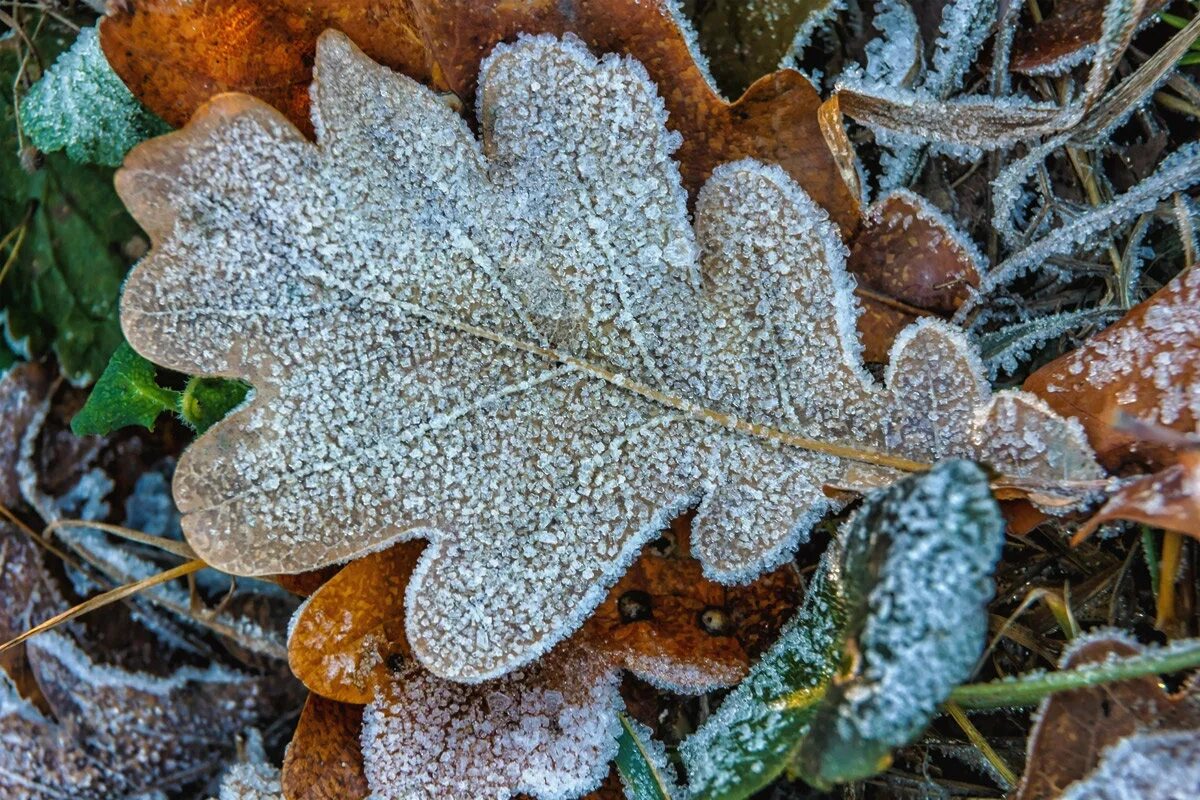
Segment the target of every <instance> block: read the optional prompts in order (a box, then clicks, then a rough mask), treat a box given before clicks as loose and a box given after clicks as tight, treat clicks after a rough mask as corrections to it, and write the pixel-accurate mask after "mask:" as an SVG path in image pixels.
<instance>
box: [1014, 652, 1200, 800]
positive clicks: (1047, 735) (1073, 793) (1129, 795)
mask: <svg viewBox="0 0 1200 800" xmlns="http://www.w3.org/2000/svg"><path fill="white" fill-rule="evenodd" d="M1142 650H1143V648H1142V647H1141V645H1139V644H1137V643H1136V642H1134V641H1132V640H1129V639H1126V638H1124V637H1123V636H1122V635H1120V634H1114V633H1112V632H1108V633H1105V632H1100V633H1096V634H1092V635H1090V636H1088V637H1086V638H1084V639H1081V640H1079V641H1077V642H1076V643H1075V644H1073V645H1072V646H1071V648H1070V649H1069V650H1068V651H1067V652H1066V653H1065V654H1064V656H1063V663H1062V668H1063V669H1066V668H1070V667H1078V666H1080V665H1084V664H1092V663H1099V662H1103V661H1105V660H1107V659H1109V658H1115V657H1125V656H1130V655H1135V654H1137V653H1140V652H1142ZM1036 720H1037V721H1036V723H1035V725H1034V729H1033V732H1032V733H1031V734H1030V736H1029V745H1028V752H1029V756H1028V759H1027V764H1026V768H1025V774H1024V776H1023V777H1022V778H1021V784H1020V786H1019V787H1018V789H1017V793H1016V795H1015V798H1014V800H1054V799H1055V798H1060V797H1063V798H1065V797H1070V798H1072V800H1083V799H1084V798H1103V799H1104V800H1133V798H1139V800H1168V799H1169V798H1182V797H1188V796H1191V794H1193V793H1194V792H1184V793H1182V794H1175V793H1174V791H1175V789H1174V788H1172V787H1176V788H1178V787H1179V786H1180V785H1181V784H1179V783H1178V782H1177V781H1178V780H1179V778H1180V777H1181V776H1184V777H1186V776H1189V775H1190V785H1191V787H1192V788H1193V789H1195V788H1196V787H1197V786H1200V784H1197V780H1198V779H1200V775H1198V774H1197V768H1198V766H1200V759H1197V758H1196V749H1195V743H1196V741H1197V735H1198V731H1200V693H1198V692H1197V690H1196V686H1195V684H1194V683H1189V684H1188V685H1187V686H1186V687H1185V688H1184V689H1183V690H1181V691H1180V692H1179V693H1178V694H1175V695H1169V694H1167V693H1166V692H1165V691H1164V690H1163V688H1162V684H1161V683H1160V682H1159V681H1158V679H1157V678H1155V677H1146V678H1137V679H1133V680H1126V681H1120V682H1118V683H1110V684H1105V685H1101V686H1095V687H1092V688H1088V689H1076V690H1073V691H1069V692H1061V693H1059V694H1055V695H1052V696H1051V697H1050V698H1048V699H1047V700H1045V701H1044V702H1043V703H1042V705H1041V708H1040V709H1039V711H1038V713H1037V717H1036ZM1171 732H1186V734H1187V736H1188V738H1189V740H1190V742H1191V745H1190V746H1183V747H1180V744H1179V743H1175V744H1174V751H1175V755H1176V756H1178V758H1177V759H1174V761H1175V763H1174V765H1173V766H1172V768H1171V769H1163V767H1165V766H1166V765H1165V764H1163V763H1162V762H1159V764H1158V766H1157V767H1152V766H1150V765H1149V764H1146V763H1144V762H1143V763H1140V764H1139V763H1137V762H1138V759H1137V755H1138V754H1137V752H1136V750H1135V751H1134V753H1132V755H1133V756H1134V758H1132V759H1130V760H1129V761H1126V762H1125V769H1124V770H1123V771H1121V772H1118V773H1115V774H1114V773H1113V772H1112V771H1111V768H1112V765H1110V766H1109V768H1108V770H1107V771H1106V773H1107V774H1106V775H1105V773H1104V772H1095V771H1096V770H1097V768H1098V767H1099V768H1100V770H1102V771H1103V770H1105V768H1104V765H1103V764H1104V760H1105V759H1107V758H1109V757H1112V756H1113V755H1114V753H1116V750H1117V748H1118V747H1119V746H1120V744H1121V742H1122V741H1130V740H1131V738H1137V737H1139V736H1142V735H1147V734H1169V733H1171ZM1116 754H1117V755H1118V756H1121V755H1122V754H1120V753H1116ZM1128 755H1130V754H1128V753H1126V754H1125V756H1126V757H1127V756H1128ZM1148 767H1149V768H1151V769H1153V770H1155V771H1153V772H1152V773H1151V774H1149V775H1147V774H1139V770H1141V769H1146V768H1148ZM1159 770H1161V771H1159ZM1089 775H1092V776H1093V777H1097V776H1101V775H1104V776H1105V777H1107V780H1102V781H1099V782H1097V783H1094V784H1092V785H1091V786H1090V787H1089V789H1088V790H1086V791H1079V789H1081V788H1082V786H1081V784H1079V783H1076V782H1077V781H1084V780H1085V779H1087V778H1088V776H1089ZM1123 782H1127V783H1126V784H1125V785H1127V786H1129V787H1133V786H1138V785H1141V786H1142V787H1144V788H1145V789H1150V790H1153V789H1154V788H1156V787H1155V784H1158V786H1157V788H1158V789H1160V790H1162V793H1161V794H1155V793H1154V792H1153V791H1151V793H1149V794H1142V793H1135V792H1133V791H1132V788H1131V790H1130V791H1129V792H1122V791H1119V789H1120V785H1121V783H1123ZM1105 784H1107V789H1106V788H1104V786H1105ZM1109 792H1111V793H1109Z"/></svg>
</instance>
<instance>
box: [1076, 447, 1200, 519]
mask: <svg viewBox="0 0 1200 800" xmlns="http://www.w3.org/2000/svg"><path fill="white" fill-rule="evenodd" d="M1118 519H1124V520H1130V521H1132V522H1140V523H1141V524H1143V525H1149V526H1151V527H1154V528H1162V529H1164V530H1168V531H1177V532H1179V533H1186V534H1187V535H1188V536H1193V537H1195V538H1197V539H1200V452H1198V451H1196V450H1191V451H1184V452H1181V453H1180V454H1179V456H1178V459H1177V462H1176V463H1174V464H1171V465H1170V466H1167V467H1164V468H1163V469H1161V470H1159V471H1158V472H1155V473H1153V474H1151V475H1145V476H1143V477H1141V478H1136V479H1134V480H1133V481H1131V482H1130V483H1128V484H1126V485H1124V486H1122V487H1121V488H1120V489H1118V490H1117V491H1116V492H1114V493H1113V494H1112V495H1111V496H1110V497H1109V498H1108V500H1107V501H1106V502H1105V504H1104V505H1103V506H1102V507H1101V508H1100V511H1099V512H1097V513H1096V514H1095V515H1094V516H1092V517H1091V519H1089V520H1088V521H1087V522H1086V523H1085V524H1083V525H1081V526H1080V527H1079V530H1078V531H1076V532H1075V536H1074V539H1073V541H1075V542H1080V541H1083V540H1084V539H1086V538H1087V537H1088V536H1091V535H1092V534H1093V533H1094V532H1095V531H1096V529H1097V528H1099V527H1100V526H1101V525H1102V524H1104V523H1105V522H1111V521H1113V520H1118Z"/></svg>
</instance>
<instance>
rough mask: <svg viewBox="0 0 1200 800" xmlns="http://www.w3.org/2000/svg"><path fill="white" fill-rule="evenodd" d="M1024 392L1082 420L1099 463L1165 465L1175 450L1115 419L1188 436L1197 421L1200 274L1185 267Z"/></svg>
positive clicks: (1199, 415)
mask: <svg viewBox="0 0 1200 800" xmlns="http://www.w3.org/2000/svg"><path fill="white" fill-rule="evenodd" d="M1024 388H1025V390H1026V391H1029V392H1033V393H1034V394H1037V395H1038V396H1040V397H1041V398H1043V399H1044V400H1045V401H1046V402H1047V403H1048V404H1049V405H1050V407H1051V408H1053V409H1054V410H1055V411H1057V412H1058V413H1060V414H1062V415H1064V416H1072V417H1076V418H1078V419H1079V421H1080V422H1081V423H1082V424H1083V428H1084V430H1085V431H1087V436H1088V439H1089V440H1090V441H1091V443H1092V447H1093V448H1095V450H1096V454H1097V456H1098V457H1099V459H1100V461H1101V462H1102V463H1104V464H1105V465H1106V466H1109V467H1115V466H1118V465H1120V464H1122V463H1125V462H1129V461H1133V460H1139V461H1147V462H1150V463H1155V464H1166V463H1170V462H1171V461H1172V460H1173V459H1174V456H1175V449H1174V448H1171V447H1165V446H1162V445H1158V444H1155V443H1145V442H1141V441H1138V440H1137V439H1136V438H1134V436H1132V435H1130V434H1129V433H1126V432H1124V431H1121V430H1118V429H1117V428H1115V427H1114V425H1115V423H1116V422H1117V418H1118V415H1120V414H1124V415H1126V416H1130V417H1134V418H1136V419H1138V420H1141V421H1143V422H1148V423H1152V424H1155V425H1160V426H1164V427H1167V428H1172V429H1174V430H1177V431H1181V432H1185V433H1190V432H1192V431H1194V430H1196V429H1197V423H1198V422H1200V270H1198V269H1196V268H1195V267H1190V268H1188V269H1186V270H1185V271H1184V272H1182V273H1180V274H1179V275H1177V276H1176V277H1175V278H1174V279H1173V280H1172V281H1171V282H1170V283H1168V284H1167V285H1166V286H1164V287H1163V288H1162V289H1160V290H1158V291H1157V292H1155V293H1154V295H1152V296H1151V297H1150V298H1149V299H1147V300H1146V301H1144V302H1142V303H1140V304H1139V305H1137V306H1135V307H1134V308H1133V309H1131V310H1130V311H1129V313H1127V314H1126V315H1125V316H1124V317H1122V318H1121V319H1120V320H1119V321H1117V322H1116V323H1114V324H1113V325H1111V326H1110V327H1108V328H1106V329H1105V330H1103V331H1101V332H1100V333H1099V334H1097V335H1096V336H1093V337H1092V338H1091V339H1089V340H1088V341H1087V342H1085V343H1084V344H1083V346H1082V347H1080V348H1078V349H1077V350H1074V351H1072V352H1070V353H1068V354H1066V355H1064V356H1062V357H1060V358H1058V359H1056V360H1054V361H1052V362H1051V363H1049V364H1047V365H1045V366H1044V367H1042V368H1041V369H1039V370H1038V371H1037V372H1035V373H1033V374H1032V375H1030V376H1029V378H1028V379H1026V381H1025V384H1024Z"/></svg>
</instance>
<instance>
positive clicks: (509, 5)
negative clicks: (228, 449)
mask: <svg viewBox="0 0 1200 800" xmlns="http://www.w3.org/2000/svg"><path fill="white" fill-rule="evenodd" d="M326 28H333V29H336V30H339V31H342V32H343V33H345V34H346V35H347V36H349V37H350V38H351V39H353V40H354V41H355V42H356V43H357V44H358V45H359V46H360V47H361V48H362V49H363V50H364V51H365V52H366V54H367V55H368V56H370V57H371V58H372V59H374V60H375V61H378V62H380V63H381V64H385V65H387V66H388V67H391V68H392V69H394V70H397V71H399V72H402V73H404V74H405V75H408V76H410V77H412V78H414V79H415V80H417V81H420V82H421V83H424V84H427V85H429V86H430V87H431V88H433V89H435V90H439V91H449V92H454V93H455V94H457V95H458V96H459V97H460V98H462V100H463V101H464V103H465V104H466V106H467V107H468V108H469V107H472V105H473V104H472V102H471V101H472V100H473V98H474V95H475V92H476V80H477V78H478V76H479V67H480V63H481V62H482V61H483V59H484V58H485V57H486V56H487V55H488V54H489V53H490V52H491V51H492V49H493V48H494V47H495V45H496V44H498V43H500V42H503V41H506V40H512V39H514V38H516V36H517V34H518V33H528V34H536V33H551V34H554V35H562V34H564V33H567V32H570V33H574V34H576V35H577V36H579V37H580V38H582V39H583V40H584V41H585V42H586V43H587V44H588V45H589V46H590V47H592V48H593V49H595V50H598V51H601V52H617V53H624V54H627V55H630V56H632V57H633V58H635V59H637V60H638V61H640V62H641V63H642V64H644V65H645V67H646V70H647V71H648V73H649V76H650V78H651V80H653V81H654V82H655V83H657V84H658V85H659V86H660V87H661V90H662V94H663V100H664V101H665V103H666V106H667V110H668V111H669V112H670V116H669V118H668V120H667V124H668V126H669V127H670V128H671V129H672V130H675V131H678V132H679V133H680V134H682V136H683V142H682V143H681V144H680V146H679V152H678V153H677V158H678V159H679V162H680V168H681V171H682V173H683V181H684V185H685V186H686V187H687V188H688V190H689V191H691V192H693V193H694V192H696V191H697V190H698V189H699V188H700V186H701V185H702V184H703V183H704V181H705V180H706V179H707V178H708V176H709V175H710V174H711V173H712V171H713V169H714V168H715V167H716V166H717V165H718V164H722V163H725V162H727V161H735V160H737V159H739V158H746V157H752V158H757V159H760V160H763V161H766V162H769V163H775V164H779V165H780V166H782V167H783V168H784V169H785V170H786V171H787V172H788V174H789V175H791V176H792V178H793V179H795V180H796V181H798V182H799V183H800V184H801V185H802V186H803V187H804V189H805V191H807V192H808V193H809V194H810V195H812V196H813V197H814V199H816V200H817V202H818V203H819V204H820V205H821V206H822V207H824V208H825V209H826V210H827V211H828V213H829V215H830V216H831V217H832V218H833V219H834V220H835V221H836V222H837V223H838V224H839V225H841V226H842V227H843V228H844V229H845V230H847V231H849V230H852V229H853V227H854V226H855V224H856V223H857V220H858V214H859V208H858V200H857V198H856V197H855V196H854V195H853V194H851V192H850V191H849V190H848V189H847V188H846V185H845V184H844V183H843V182H842V179H841V175H840V173H839V172H838V170H837V168H836V166H835V164H834V162H833V157H832V156H831V155H830V153H829V150H828V148H827V147H826V146H825V144H824V140H823V138H822V136H821V132H820V128H819V126H818V123H817V109H818V108H819V106H820V104H821V98H820V96H819V95H818V94H817V91H816V89H814V88H813V86H812V84H811V83H809V81H808V79H807V78H805V77H804V76H802V75H801V74H800V73H798V72H796V71H794V70H790V69H785V70H780V71H778V72H774V73H772V74H770V75H766V76H764V77H762V78H760V79H759V80H757V81H756V82H755V83H754V84H753V85H752V86H751V87H750V88H749V89H748V90H747V91H746V93H745V94H744V95H743V96H742V97H741V98H740V99H739V100H738V101H737V102H734V103H729V102H727V101H726V100H724V99H723V98H722V97H721V96H720V94H719V93H718V92H717V89H716V87H715V86H714V85H713V83H712V81H711V79H710V78H709V76H708V74H707V72H706V69H705V68H704V67H702V66H701V64H702V63H703V58H702V57H700V56H699V55H698V53H697V52H696V50H695V34H694V33H693V32H692V30H691V27H690V23H688V22H687V21H686V20H685V19H683V18H682V17H681V16H680V15H679V12H678V10H677V8H676V5H675V3H674V2H673V0H533V1H532V2H521V3H514V2H509V0H356V2H352V3H346V2H329V1H328V0H322V1H321V2H314V3H303V4H301V3H294V2H290V1H288V0H283V1H276V2H250V1H249V0H217V1H216V2H207V3H192V2H184V1H183V0H149V1H148V2H146V1H143V0H131V2H125V3H122V4H120V5H119V7H118V8H117V9H116V10H115V12H114V13H113V14H111V15H110V16H108V17H106V18H105V20H104V22H103V23H102V24H101V27H100V35H101V43H102V45H103V47H104V52H105V54H106V55H107V56H108V59H109V62H110V63H111V64H112V66H113V69H114V70H116V72H117V74H118V75H120V76H121V77H122V79H124V81H125V82H126V84H128V85H129V87H130V89H132V90H133V93H134V94H135V95H137V97H138V98H139V99H140V100H141V101H142V102H143V103H145V104H146V105H147V106H149V107H150V108H151V109H152V110H154V111H155V112H156V113H158V114H159V115H160V116H162V117H163V118H164V119H166V120H167V121H168V122H170V123H172V124H174V125H176V126H181V125H183V124H184V123H185V122H187V121H188V119H189V118H190V117H191V115H192V113H193V112H195V111H196V109H197V108H199V107H200V106H201V105H202V104H203V103H204V102H205V101H207V100H209V99H210V98H212V97H214V96H215V95H217V94H218V93H220V92H228V91H240V92H247V93H249V94H253V95H255V96H256V97H259V98H261V99H263V100H265V101H266V102H267V103H270V104H271V105H273V106H275V107H276V108H278V109H280V110H281V111H283V112H284V114H286V115H287V117H288V118H289V119H290V120H291V121H292V122H293V123H294V124H295V125H297V126H298V127H299V128H300V129H301V130H303V131H305V132H306V133H310V134H311V132H312V127H311V125H310V119H309V92H308V84H309V81H310V80H311V78H312V65H313V53H314V51H315V48H316V42H317V37H318V35H319V34H320V33H321V32H322V31H323V30H325V29H326ZM789 41H790V40H789ZM776 63H778V59H776ZM756 77H757V76H756Z"/></svg>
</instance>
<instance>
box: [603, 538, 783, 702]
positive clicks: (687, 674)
mask: <svg viewBox="0 0 1200 800" xmlns="http://www.w3.org/2000/svg"><path fill="white" fill-rule="evenodd" d="M690 526H691V515H687V516H684V517H679V518H678V519H676V520H675V522H674V524H673V525H672V526H671V530H669V531H667V532H665V533H664V534H663V536H662V537H660V538H659V539H658V540H656V541H654V542H651V543H650V544H648V545H646V547H645V548H644V549H643V551H642V555H641V557H639V558H638V560H637V561H636V562H634V564H633V566H632V567H630V568H629V571H628V572H626V573H625V575H624V577H622V578H621V580H620V581H618V582H617V585H616V586H614V587H613V588H612V589H611V590H610V591H609V593H608V597H607V598H606V599H605V600H604V602H603V603H601V604H600V605H599V606H598V607H597V608H596V610H595V612H593V614H592V616H591V617H590V618H589V619H588V621H587V622H586V623H584V627H583V630H582V632H581V634H580V635H581V636H583V637H585V638H586V639H587V640H588V641H589V642H590V643H591V645H592V646H593V647H595V648H596V649H598V650H600V651H601V652H604V653H608V654H609V655H610V656H611V658H612V660H613V663H614V664H615V665H617V666H620V667H622V668H624V669H627V670H629V671H630V672H632V673H634V674H635V675H637V676H638V677H639V678H641V679H643V680H646V681H649V682H651V683H653V684H656V685H658V686H667V687H669V688H673V689H675V690H677V691H684V692H688V693H699V692H703V691H708V690H710V689H714V688H718V687H721V686H732V685H733V684H735V683H737V682H738V681H739V680H741V679H742V678H743V677H744V676H745V674H746V672H747V671H748V670H749V668H750V663H751V661H752V660H753V659H754V658H757V657H758V656H759V655H760V654H761V653H762V652H763V651H764V650H765V649H766V648H767V647H769V646H770V644H771V642H772V641H773V639H774V637H775V635H777V634H778V632H779V630H780V629H781V628H782V627H783V623H784V622H786V621H787V619H788V618H789V617H790V616H791V615H792V613H793V612H794V611H795V610H796V607H797V606H798V605H799V601H800V580H799V575H798V574H797V572H796V570H795V568H794V567H793V566H792V565H790V564H788V565H785V566H783V567H781V568H779V569H777V570H775V571H773V572H770V573H767V574H766V575H763V576H762V577H760V578H759V579H758V580H756V581H754V582H753V583H751V584H748V585H745V586H725V585H722V584H719V583H715V582H713V581H710V580H706V579H705V578H704V575H703V572H702V570H701V568H700V562H699V561H697V560H696V559H694V558H692V556H691V552H690V548H689V541H688V539H689V536H688V534H689V529H690Z"/></svg>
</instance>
